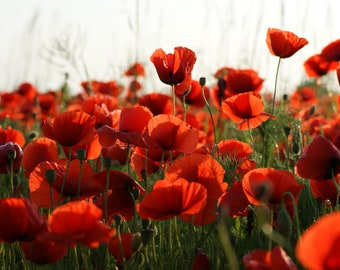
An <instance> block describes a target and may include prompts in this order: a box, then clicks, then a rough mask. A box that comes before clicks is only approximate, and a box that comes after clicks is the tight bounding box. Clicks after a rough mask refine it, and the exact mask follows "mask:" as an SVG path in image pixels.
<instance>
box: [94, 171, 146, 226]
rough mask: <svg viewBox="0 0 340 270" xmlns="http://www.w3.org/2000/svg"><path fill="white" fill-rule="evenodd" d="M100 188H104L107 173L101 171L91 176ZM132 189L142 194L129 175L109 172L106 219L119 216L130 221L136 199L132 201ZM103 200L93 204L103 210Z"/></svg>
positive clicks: (142, 190) (141, 189)
mask: <svg viewBox="0 0 340 270" xmlns="http://www.w3.org/2000/svg"><path fill="white" fill-rule="evenodd" d="M93 177H94V178H95V179H96V181H97V182H98V183H100V185H101V186H102V188H103V190H104V189H105V186H106V177H107V172H106V171H102V172H99V173H96V174H95V175H94V176H93ZM133 189H135V190H137V191H138V192H139V193H141V194H144V192H145V190H144V188H143V187H142V186H141V185H139V184H138V183H137V182H136V181H135V179H133V178H132V177H131V176H130V175H128V174H126V173H123V172H121V171H118V170H110V172H109V191H108V192H109V193H108V198H107V213H108V218H109V219H111V218H112V217H113V216H115V215H117V214H119V215H121V216H122V217H123V218H124V219H126V220H130V219H132V217H133V213H134V205H135V202H134V201H135V200H136V199H138V198H137V197H136V198H134V199H133V197H132V192H133ZM104 203H105V202H104V200H103V199H102V198H100V199H98V200H96V201H95V204H96V205H97V206H98V207H99V208H101V209H103V210H104Z"/></svg>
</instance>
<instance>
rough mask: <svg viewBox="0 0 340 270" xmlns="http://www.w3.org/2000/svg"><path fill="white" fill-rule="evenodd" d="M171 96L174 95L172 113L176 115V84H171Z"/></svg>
mask: <svg viewBox="0 0 340 270" xmlns="http://www.w3.org/2000/svg"><path fill="white" fill-rule="evenodd" d="M171 97H172V114H173V115H176V94H175V85H173V84H172V85H171Z"/></svg>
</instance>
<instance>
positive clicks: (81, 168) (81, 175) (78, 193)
mask: <svg viewBox="0 0 340 270" xmlns="http://www.w3.org/2000/svg"><path fill="white" fill-rule="evenodd" d="M79 162H80V168H79V170H80V172H79V176H78V185H77V200H79V198H80V187H81V180H82V178H83V160H79Z"/></svg>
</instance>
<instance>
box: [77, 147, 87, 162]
mask: <svg viewBox="0 0 340 270" xmlns="http://www.w3.org/2000/svg"><path fill="white" fill-rule="evenodd" d="M77 158H78V159H79V160H80V161H84V160H85V159H86V150H85V149H83V148H80V149H78V150H77Z"/></svg>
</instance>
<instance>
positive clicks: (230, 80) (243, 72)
mask: <svg viewBox="0 0 340 270" xmlns="http://www.w3.org/2000/svg"><path fill="white" fill-rule="evenodd" d="M225 80H226V83H227V88H226V91H227V96H234V95H237V94H240V93H245V92H254V93H259V92H260V90H261V89H262V85H263V81H264V80H263V79H262V78H260V77H259V75H258V74H257V72H256V71H255V70H253V69H231V70H230V71H229V72H228V75H226V77H225Z"/></svg>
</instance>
